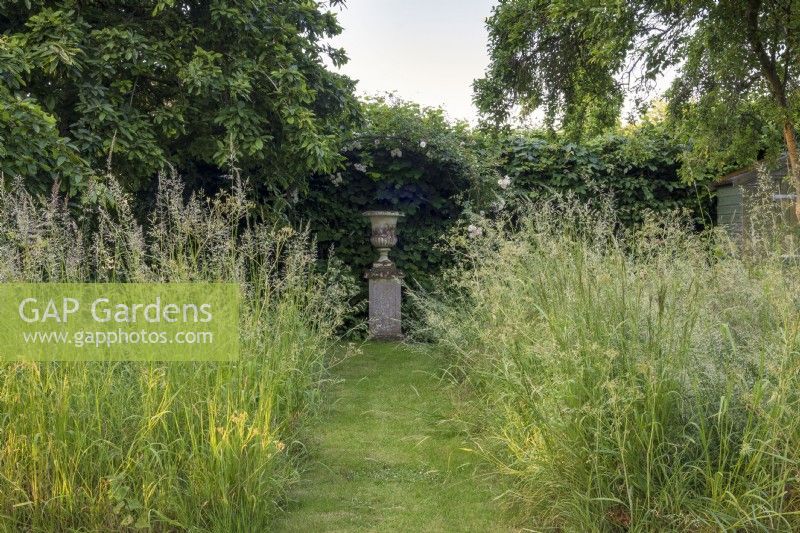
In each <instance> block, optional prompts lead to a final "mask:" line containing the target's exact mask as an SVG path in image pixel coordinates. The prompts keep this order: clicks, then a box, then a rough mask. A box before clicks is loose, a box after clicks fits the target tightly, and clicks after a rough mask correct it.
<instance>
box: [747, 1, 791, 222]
mask: <svg viewBox="0 0 800 533" xmlns="http://www.w3.org/2000/svg"><path fill="white" fill-rule="evenodd" d="M761 1H762V0H748V2H747V6H746V8H745V18H746V21H747V40H748V41H749V44H750V47H751V48H752V50H753V53H754V54H755V56H756V59H757V60H758V65H759V67H760V68H761V73H762V74H763V76H764V78H765V79H766V81H767V84H768V86H769V90H770V92H771V93H772V97H773V99H774V100H775V103H776V104H777V105H778V107H779V108H780V110H781V114H782V115H783V140H784V142H785V143H786V155H787V159H788V160H789V174H790V176H791V178H792V184H793V185H794V190H795V194H796V195H797V197H796V198H795V199H794V215H795V217H796V218H797V221H798V222H800V154H798V152H797V135H796V134H795V128H794V124H792V115H791V110H790V109H789V101H788V98H787V96H786V81H787V80H786V79H785V78H784V79H783V80H782V79H781V77H780V75H779V74H778V68H777V65H776V64H775V60H774V58H773V57H770V55H769V54H767V51H766V49H765V47H764V43H763V41H762V40H761V35H760V33H761V30H760V29H759V25H758V13H759V11H760V9H761Z"/></svg>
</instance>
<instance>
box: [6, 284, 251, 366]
mask: <svg viewBox="0 0 800 533" xmlns="http://www.w3.org/2000/svg"><path fill="white" fill-rule="evenodd" d="M238 357H239V287H238V285H237V284H235V283H13V284H0V360H3V361H26V360H27V361H106V360H107V361H233V360H236V359H238Z"/></svg>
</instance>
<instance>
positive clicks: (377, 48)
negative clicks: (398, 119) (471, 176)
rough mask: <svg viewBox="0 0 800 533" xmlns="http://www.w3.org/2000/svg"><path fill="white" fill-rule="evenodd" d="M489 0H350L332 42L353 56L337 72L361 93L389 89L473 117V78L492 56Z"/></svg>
mask: <svg viewBox="0 0 800 533" xmlns="http://www.w3.org/2000/svg"><path fill="white" fill-rule="evenodd" d="M495 3H496V2H495V1H494V0H347V6H346V7H345V8H344V9H343V10H341V11H339V10H338V9H335V12H337V16H338V19H339V23H340V24H341V25H342V27H343V28H344V31H343V32H342V34H341V35H339V36H338V37H336V38H335V39H333V40H332V44H334V45H335V46H339V47H342V48H344V49H345V51H346V52H347V55H348V57H349V58H350V61H349V62H348V63H347V64H346V65H344V66H343V67H342V68H341V70H340V72H342V73H343V74H347V75H348V76H350V77H351V78H354V79H357V80H359V82H358V92H359V94H362V95H375V94H384V93H386V92H390V91H394V92H396V94H397V96H399V97H401V98H403V99H404V100H411V101H414V102H418V103H420V104H423V105H428V106H434V107H438V106H441V107H443V108H444V109H445V111H446V112H447V114H448V115H449V116H450V117H451V118H453V119H467V120H470V121H471V122H474V120H475V119H476V117H477V111H476V110H475V107H474V106H473V105H472V80H473V79H475V78H479V77H481V76H483V72H484V69H485V68H486V65H487V64H488V62H489V59H488V54H487V51H486V28H485V26H484V20H485V19H486V17H488V16H489V14H490V13H491V8H492V6H493V5H494V4H495Z"/></svg>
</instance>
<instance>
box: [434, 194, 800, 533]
mask: <svg viewBox="0 0 800 533" xmlns="http://www.w3.org/2000/svg"><path fill="white" fill-rule="evenodd" d="M682 220H683V219H682V218H681V217H680V216H677V215H676V216H673V217H668V218H667V219H665V218H664V217H663V216H662V217H661V218H658V219H656V218H653V217H650V218H647V219H646V221H645V222H644V223H643V224H642V225H641V226H640V227H639V228H637V229H635V230H630V231H627V232H626V233H624V234H621V233H620V231H619V229H618V227H619V226H618V225H617V224H616V223H615V220H614V216H613V211H612V210H610V209H608V208H603V207H598V208H592V207H590V206H587V205H584V204H577V203H575V202H570V201H567V200H554V201H551V202H548V203H544V204H539V205H536V206H533V207H531V208H530V209H528V210H525V211H524V212H523V213H522V215H520V216H519V217H518V218H516V219H515V220H514V222H513V223H511V222H508V221H504V222H498V223H489V222H486V221H483V222H481V223H480V226H481V227H482V230H483V231H482V232H481V234H480V235H477V234H476V233H475V232H472V233H471V235H472V237H471V238H465V237H460V238H457V237H454V239H456V242H454V246H455V248H456V249H457V250H460V252H461V253H462V257H463V263H462V267H461V268H459V269H456V270H454V271H451V272H449V273H448V275H447V276H446V277H445V279H444V280H443V281H442V286H443V289H442V291H441V292H440V293H438V294H434V295H428V296H427V297H425V298H424V305H425V308H426V312H427V328H428V330H427V332H426V334H428V335H431V334H432V335H433V336H434V337H435V338H436V340H437V342H438V343H439V345H440V346H441V347H442V348H443V349H444V350H445V352H446V353H447V354H449V356H450V359H449V360H450V361H451V362H452V369H451V373H452V375H453V376H454V377H456V378H457V380H458V381H459V383H460V385H459V386H461V387H464V388H465V389H467V391H469V393H470V394H469V395H468V397H469V398H470V400H469V401H468V403H467V405H466V406H465V408H464V412H463V417H464V419H465V420H466V421H468V422H471V424H472V425H471V427H472V428H473V435H474V438H475V443H476V446H475V449H476V451H477V452H478V453H481V454H483V455H484V457H485V458H486V459H487V460H488V461H490V462H491V463H492V464H493V465H494V466H495V468H496V471H497V472H498V473H499V474H501V475H503V476H506V477H507V478H509V479H510V480H512V482H513V483H512V486H513V489H512V490H511V491H509V493H508V494H509V496H510V497H511V499H512V500H513V502H514V504H515V507H516V509H518V510H519V511H520V512H521V513H522V516H523V517H524V520H525V523H526V525H527V526H529V527H531V528H533V529H537V530H539V529H542V530H544V529H554V530H559V531H625V530H628V531H664V530H675V531H717V530H728V531H735V530H738V531H755V530H764V531H778V530H782V531H787V530H797V529H798V528H800V296H799V295H800V269H799V268H798V266H797V263H793V262H792V261H787V257H786V253H785V252H786V250H784V249H781V248H780V247H777V246H775V244H776V241H775V239H763V240H761V241H757V242H756V241H753V243H752V244H751V246H748V247H742V246H740V245H739V244H737V243H735V242H732V241H730V240H729V239H728V238H727V237H726V236H725V235H723V234H722V233H721V232H720V233H716V234H714V233H706V234H697V233H694V232H693V231H692V230H691V229H690V228H689V225H688V224H684V223H683V222H682Z"/></svg>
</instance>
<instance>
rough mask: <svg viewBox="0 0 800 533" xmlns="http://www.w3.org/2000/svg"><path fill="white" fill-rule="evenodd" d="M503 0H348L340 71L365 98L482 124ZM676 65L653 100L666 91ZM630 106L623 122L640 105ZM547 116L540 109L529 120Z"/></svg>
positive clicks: (342, 16) (342, 14)
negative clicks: (490, 41)
mask: <svg viewBox="0 0 800 533" xmlns="http://www.w3.org/2000/svg"><path fill="white" fill-rule="evenodd" d="M496 3H497V2H496V0H347V3H346V7H345V8H343V9H340V8H333V9H334V12H336V13H337V17H338V20H339V23H340V24H341V26H342V28H343V31H342V34H341V35H339V36H337V37H336V38H334V39H332V40H331V44H333V45H335V46H337V47H340V48H344V50H345V52H346V53H347V56H348V57H349V58H350V61H349V62H348V63H347V64H346V65H344V66H343V67H342V68H341V69H340V70H339V71H340V72H341V73H343V74H346V75H348V76H350V77H351V78H353V79H356V80H358V87H357V90H358V93H359V94H360V95H367V96H374V95H376V94H386V93H387V92H394V93H396V94H397V96H399V97H400V98H402V99H404V100H410V101H414V102H418V103H420V104H423V105H427V106H432V107H442V108H444V110H445V111H446V112H447V114H448V116H449V117H450V118H452V119H466V120H468V121H470V122H471V123H473V124H474V123H475V122H477V110H476V109H475V106H474V105H473V104H472V80H474V79H475V78H480V77H482V76H483V74H484V71H485V69H486V66H487V65H488V63H489V56H488V52H487V48H486V45H487V32H486V26H485V20H486V18H487V17H488V16H489V15H490V14H491V10H492V6H494V5H495V4H496ZM674 75H675V74H674V69H673V70H672V71H670V72H668V73H667V74H666V75H665V76H663V77H662V78H661V79H660V80H659V83H657V84H656V86H655V88H654V90H653V92H652V93H650V94H649V97H653V96H657V95H658V94H660V93H661V92H663V90H664V89H666V88H667V87H668V85H669V83H670V82H671V80H672V78H673V77H674ZM633 108H634V106H633V96H629V97H628V98H627V99H626V103H625V105H624V106H623V113H622V116H623V120H625V119H626V118H627V116H628V115H629V114H630V113H631V111H632V110H633ZM540 120H541V113H534V116H533V117H531V118H530V119H529V120H527V121H524V123H527V124H529V125H531V124H535V123H536V122H538V121H540Z"/></svg>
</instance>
